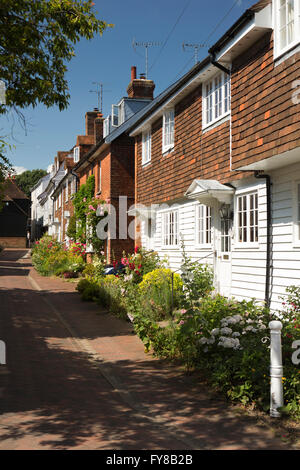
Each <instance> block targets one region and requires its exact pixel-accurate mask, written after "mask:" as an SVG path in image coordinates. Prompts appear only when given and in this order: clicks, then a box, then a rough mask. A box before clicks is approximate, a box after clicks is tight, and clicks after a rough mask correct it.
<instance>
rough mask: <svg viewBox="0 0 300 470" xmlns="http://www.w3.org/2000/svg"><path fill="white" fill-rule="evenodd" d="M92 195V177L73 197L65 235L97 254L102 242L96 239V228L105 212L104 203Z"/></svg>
mask: <svg viewBox="0 0 300 470" xmlns="http://www.w3.org/2000/svg"><path fill="white" fill-rule="evenodd" d="M94 194H95V177H94V175H92V176H89V178H88V179H87V181H86V183H85V184H82V185H81V186H80V188H79V190H78V191H77V193H76V194H74V196H73V199H72V202H73V206H74V216H73V217H72V220H70V224H69V228H68V231H67V235H68V237H70V238H71V239H73V240H76V241H79V242H81V243H86V244H87V246H92V248H93V251H94V252H96V253H98V252H100V251H101V250H102V249H103V245H104V241H103V240H100V239H99V238H98V236H97V233H96V227H97V224H98V223H99V222H100V220H101V219H102V218H103V217H106V216H107V212H106V211H105V207H104V206H105V201H103V200H101V199H99V198H98V197H94ZM99 214H101V215H99Z"/></svg>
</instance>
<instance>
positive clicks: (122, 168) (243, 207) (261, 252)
mask: <svg viewBox="0 0 300 470" xmlns="http://www.w3.org/2000/svg"><path fill="white" fill-rule="evenodd" d="M299 70H300V0H273V1H272V0H261V1H259V2H258V3H256V4H254V5H253V6H252V7H251V8H250V9H248V10H247V11H245V13H244V14H243V15H242V16H241V17H240V18H239V20H238V21H237V22H236V23H235V24H234V25H232V27H231V28H230V29H229V30H228V31H227V32H226V33H225V34H224V35H223V36H222V37H221V38H220V39H219V40H218V41H217V43H216V44H215V45H214V46H213V47H211V48H210V50H209V51H208V56H207V57H206V58H205V59H204V60H203V61H202V62H200V63H197V64H196V65H195V66H194V67H193V68H192V69H191V70H190V71H189V72H188V73H187V74H185V75H184V76H183V77H181V78H180V79H179V80H178V81H177V82H175V83H174V84H172V85H171V86H170V87H169V88H168V89H166V90H165V91H164V92H162V93H161V94H160V95H158V96H157V97H155V98H154V97H153V90H154V83H153V82H152V81H151V80H145V79H144V78H141V79H137V78H136V71H135V68H133V69H132V76H131V82H130V84H129V87H128V97H126V98H123V99H121V100H120V103H118V105H116V106H113V108H112V115H111V116H110V117H108V118H106V119H103V118H102V117H100V118H99V117H98V118H96V114H95V115H94V118H95V119H99V120H100V121H101V122H102V133H101V132H99V138H98V139H97V138H96V137H95V135H96V134H95V131H94V132H93V138H94V139H96V140H94V142H90V144H89V145H90V147H89V148H88V149H87V150H86V151H85V152H82V154H81V151H80V155H79V157H78V158H79V160H78V162H77V163H75V164H74V166H73V167H72V172H71V174H72V175H75V176H74V177H76V178H77V179H78V181H79V182H84V181H85V179H86V177H87V175H89V174H92V173H93V174H95V176H96V179H97V185H96V192H97V193H99V194H102V195H103V196H104V198H105V199H107V200H110V201H111V202H112V204H114V205H115V207H116V209H117V211H118V210H119V209H120V207H119V204H120V196H127V197H128V208H129V206H130V210H129V212H128V218H127V224H128V226H129V224H130V223H132V220H135V240H132V239H131V238H130V237H128V238H127V239H120V238H118V237H117V239H115V240H108V242H107V244H106V250H107V255H108V259H110V257H111V253H112V250H114V252H116V253H117V255H118V256H119V254H121V253H122V251H123V250H124V249H125V251H130V249H131V248H133V246H134V244H139V245H141V246H143V247H145V248H146V249H149V250H155V251H157V252H158V253H159V255H161V256H168V259H169V263H170V266H171V268H173V269H179V268H180V263H181V259H182V246H181V245H182V243H183V244H184V247H185V250H186V252H187V253H188V254H189V255H190V256H191V257H192V258H193V259H194V260H199V262H205V263H210V264H211V265H212V266H213V268H214V276H215V286H216V289H217V290H218V291H219V292H221V293H222V294H224V295H228V296H234V297H236V298H239V299H243V298H245V299H249V298H252V297H255V298H257V299H258V300H261V301H266V302H267V304H271V306H272V308H275V309H276V308H279V307H280V305H281V296H282V295H283V294H284V293H285V289H286V287H287V286H289V285H291V284H296V285H299V283H300V230H299V224H300V123H299V119H300V72H299ZM99 126H100V127H101V125H100V122H99ZM89 132H90V131H88V130H87V132H86V135H87V136H88V135H91V134H89ZM73 161H74V159H73ZM131 202H134V204H135V206H134V208H133V207H132V204H131Z"/></svg>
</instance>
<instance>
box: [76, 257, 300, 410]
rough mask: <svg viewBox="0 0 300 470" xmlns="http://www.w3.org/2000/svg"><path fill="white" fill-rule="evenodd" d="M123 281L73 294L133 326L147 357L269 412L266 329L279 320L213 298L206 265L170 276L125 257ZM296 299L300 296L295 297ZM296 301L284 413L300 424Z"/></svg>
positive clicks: (102, 281) (287, 331)
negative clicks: (174, 364)
mask: <svg viewBox="0 0 300 470" xmlns="http://www.w3.org/2000/svg"><path fill="white" fill-rule="evenodd" d="M122 262H123V264H124V265H125V266H126V270H125V273H124V274H120V275H118V276H106V277H105V276H103V274H101V273H100V274H98V275H97V274H95V273H94V274H93V275H91V276H87V277H86V278H85V279H83V280H81V281H80V282H79V284H78V287H77V288H78V291H79V292H80V294H81V295H82V298H83V299H84V300H94V301H96V302H98V303H99V304H101V305H103V306H105V307H106V308H107V309H108V310H109V311H110V312H111V313H113V314H116V315H118V316H120V317H122V318H124V319H128V318H129V319H130V321H131V322H132V323H133V327H134V330H135V332H136V333H137V334H138V335H139V337H140V339H141V340H142V341H143V342H144V345H145V351H151V352H152V353H153V354H155V355H157V356H158V357H160V358H165V359H168V360H176V361H178V360H179V361H180V363H181V364H183V365H184V366H185V368H186V370H187V371H192V370H195V369H197V370H200V371H201V373H202V375H203V376H204V377H205V380H207V382H208V383H209V384H210V385H211V386H212V387H214V388H215V389H216V390H218V391H221V392H222V393H223V394H224V395H225V396H226V397H227V398H228V399H229V400H231V401H233V402H238V403H242V404H243V405H246V406H249V405H250V406H252V407H255V408H257V409H260V410H264V411H265V412H267V411H268V410H269V406H270V397H269V393H270V377H269V367H270V349H269V348H270V342H269V336H270V334H269V328H268V325H269V322H270V321H271V320H273V319H275V318H277V315H276V314H275V313H272V312H270V311H269V310H268V309H266V308H264V307H262V306H261V305H260V304H258V303H257V302H255V301H254V300H252V301H249V302H246V301H237V300H234V299H227V298H225V297H222V296H221V295H218V294H216V293H214V291H213V284H212V279H213V276H212V272H211V270H210V268H209V267H208V266H207V265H199V264H197V263H192V262H191V260H190V259H189V258H188V257H187V256H185V254H184V253H183V263H182V271H181V272H182V274H181V276H179V274H178V273H173V276H174V278H173V279H174V281H173V297H172V287H171V279H172V272H171V271H170V270H169V269H167V268H166V265H165V262H164V261H161V260H159V259H158V257H157V256H156V255H155V254H152V255H151V254H146V253H145V252H144V251H143V250H139V249H136V250H135V253H133V254H131V255H128V256H124V257H123V259H122ZM296 291H297V289H296ZM299 312H300V294H299V293H298V291H297V295H296V294H295V290H294V291H293V294H292V293H290V297H289V298H288V299H287V301H286V305H285V310H284V312H282V314H283V315H282V318H281V321H282V322H283V336H282V343H283V361H284V378H283V381H284V399H285V407H284V409H283V410H282V411H283V412H284V413H287V414H288V415H289V416H291V417H294V418H295V419H299V417H300V380H299V379H300V369H299V366H298V367H297V366H296V365H294V364H293V363H292V361H291V357H292V354H293V352H294V351H293V349H292V343H293V341H294V340H295V338H296V339H297V338H298V339H300V313H299Z"/></svg>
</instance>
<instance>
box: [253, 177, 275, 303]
mask: <svg viewBox="0 0 300 470" xmlns="http://www.w3.org/2000/svg"><path fill="white" fill-rule="evenodd" d="M254 176H255V178H259V179H265V180H266V191H267V247H266V281H265V305H266V307H267V308H270V304H271V269H272V206H271V201H272V199H271V186H272V183H271V177H270V175H266V174H264V173H259V172H258V171H256V172H255V173H254Z"/></svg>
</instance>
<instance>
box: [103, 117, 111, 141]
mask: <svg viewBox="0 0 300 470" xmlns="http://www.w3.org/2000/svg"><path fill="white" fill-rule="evenodd" d="M109 121H110V116H107V118H105V119H104V121H103V137H106V136H107V135H108V134H109V130H110V129H109V128H110V125H109Z"/></svg>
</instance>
